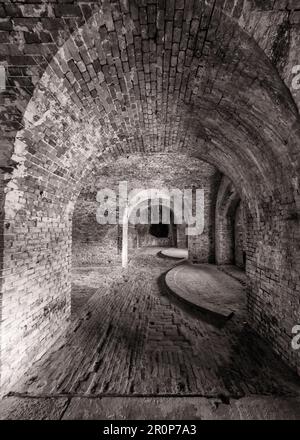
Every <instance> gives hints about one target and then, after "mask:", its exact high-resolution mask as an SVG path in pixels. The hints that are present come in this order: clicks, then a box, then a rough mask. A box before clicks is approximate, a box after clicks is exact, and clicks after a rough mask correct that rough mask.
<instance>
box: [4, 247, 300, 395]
mask: <svg viewBox="0 0 300 440" xmlns="http://www.w3.org/2000/svg"><path fill="white" fill-rule="evenodd" d="M151 252H152V255H151V254H149V253H147V252H146V251H144V253H139V254H138V255H136V256H134V257H132V259H131V262H130V266H129V269H128V271H127V272H124V271H122V270H120V269H119V268H112V269H110V270H108V269H107V268H105V269H104V268H101V267H99V268H87V267H86V268H79V269H76V270H74V301H73V306H74V305H75V309H76V310H75V311H74V312H73V323H72V326H71V329H70V333H69V335H68V337H67V339H66V340H65V341H61V342H60V344H58V345H57V346H56V347H55V350H54V351H53V352H52V353H51V354H49V355H47V356H45V357H44V358H42V359H41V360H40V361H39V362H38V363H37V364H36V365H34V366H33V367H32V369H31V371H30V372H29V373H28V374H27V375H26V377H25V378H24V380H23V381H22V383H19V384H18V385H17V386H15V387H14V388H13V389H12V392H13V393H21V394H22V395H29V396H32V397H33V396H62V397H63V396H69V397H70V396H71V397H74V396H103V395H106V396H109V395H118V396H128V395H137V396H138V395H143V396H151V395H160V396H165V395H166V396H169V395H170V396H172V395H182V396H191V395H195V396H203V397H208V398H214V397H221V398H222V399H223V400H224V401H226V399H228V398H241V397H243V396H249V395H264V396H265V395H271V396H272V395H273V396H295V395H296V396H297V395H299V390H300V387H299V385H300V383H299V379H298V378H297V377H296V376H295V375H294V374H293V373H292V372H291V371H290V370H289V369H288V368H287V367H285V365H284V364H283V363H282V362H281V361H280V360H279V359H278V358H277V357H276V356H275V355H274V354H273V353H272V352H271V351H270V350H269V347H268V346H267V345H266V344H265V343H264V342H262V341H261V340H260V339H259V338H258V337H257V336H256V335H254V334H252V332H251V331H250V330H249V328H248V326H247V324H246V322H245V311H244V308H243V306H242V305H241V306H240V313H238V314H237V315H235V316H234V317H233V318H232V319H231V320H229V321H227V323H226V325H222V326H220V325H219V323H217V322H216V323H214V322H213V321H211V320H208V319H206V317H205V316H202V315H201V314H200V313H199V312H195V311H192V310H189V309H187V308H186V307H181V306H180V305H179V304H177V303H176V301H173V300H172V298H170V297H169V296H168V295H166V294H165V292H164V291H163V290H162V288H161V284H160V283H159V282H158V279H159V277H160V275H161V274H162V273H164V272H165V271H166V270H168V269H169V268H170V267H172V266H173V265H174V260H168V259H160V258H158V257H156V256H155V253H154V251H153V250H152V251H151ZM215 270H216V271H217V269H215ZM218 276H224V285H226V286H229V287H227V288H230V282H232V283H234V284H235V286H236V281H235V280H233V279H232V278H231V277H229V276H228V275H227V274H225V273H222V272H219V271H218ZM225 281H226V282H225ZM84 286H86V287H84ZM85 289H86V290H85ZM241 289H243V287H242V286H241ZM80 292H81V293H80ZM76 298H77V299H76Z"/></svg>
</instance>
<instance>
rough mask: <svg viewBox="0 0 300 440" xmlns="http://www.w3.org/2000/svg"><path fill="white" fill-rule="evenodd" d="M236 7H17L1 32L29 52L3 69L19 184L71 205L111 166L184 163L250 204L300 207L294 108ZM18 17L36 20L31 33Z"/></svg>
mask: <svg viewBox="0 0 300 440" xmlns="http://www.w3.org/2000/svg"><path fill="white" fill-rule="evenodd" d="M229 3H230V2H221V1H220V2H219V1H217V2H216V1H202V0H195V1H188V0H186V1H184V0H177V1H146V0H144V1H141V2H137V1H134V0H130V1H126V0H120V1H113V2H109V1H106V0H105V1H103V2H97V3H95V2H91V3H90V2H88V3H87V4H86V5H85V4H80V5H78V4H77V3H76V4H74V5H72V4H52V3H50V2H49V3H47V2H46V4H44V5H38V6H32V5H30V7H29V5H19V6H16V5H13V4H10V5H9V6H10V7H11V11H10V13H11V15H12V19H11V20H10V21H9V20H8V19H7V18H5V19H4V21H3V20H2V27H3V23H5V25H4V26H7V30H8V31H12V30H13V29H15V33H16V34H15V38H16V43H15V44H16V46H17V48H18V50H20V51H22V50H23V52H22V54H21V53H20V54H18V55H13V56H12V55H11V54H9V53H8V54H6V55H5V56H4V58H2V60H3V59H5V60H7V62H8V64H9V65H10V67H9V69H8V70H9V73H10V75H11V77H10V79H9V81H12V84H13V86H12V88H11V89H10V90H9V91H8V93H7V95H6V96H5V97H4V101H5V102H4V104H5V106H4V112H5V115H6V116H5V117H6V124H4V125H3V129H4V130H5V132H4V137H3V143H4V142H6V144H5V145H7V149H6V150H5V152H4V158H6V159H7V165H8V166H12V168H15V170H14V171H13V177H16V178H17V179H18V181H19V182H22V181H23V184H25V185H26V186H30V184H31V182H32V181H33V182H38V185H39V187H40V188H43V189H47V191H49V192H50V193H52V194H54V193H55V192H56V194H57V197H63V198H65V199H70V198H74V197H75V196H76V195H77V194H78V192H79V190H80V187H81V185H82V184H83V183H84V182H86V179H90V178H92V177H93V176H94V175H97V173H98V167H99V165H100V164H102V163H103V162H104V161H111V160H114V159H113V158H115V157H117V156H119V155H122V154H126V155H128V154H131V153H137V152H138V153H144V154H147V153H149V152H151V153H153V152H169V153H170V154H178V152H183V153H185V154H190V155H192V156H196V157H199V158H201V159H204V160H206V161H208V162H210V163H212V164H214V165H215V166H217V167H218V168H219V169H220V170H221V171H222V172H223V173H225V174H226V175H228V176H229V177H230V178H231V179H232V180H233V181H234V183H235V185H236V186H237V188H238V190H239V192H240V193H241V194H243V195H244V196H246V198H247V199H249V200H252V199H258V200H260V199H261V200H268V198H269V197H270V196H271V197H272V198H277V199H281V200H282V199H283V198H284V199H285V201H292V200H293V198H294V197H295V196H296V197H297V193H296V191H297V188H298V181H297V176H298V174H299V169H300V167H299V152H298V144H299V113H298V110H297V106H296V105H295V103H294V101H293V99H292V97H291V95H290V93H289V90H288V89H287V88H286V86H285V85H284V83H283V81H282V79H281V78H280V77H279V74H278V71H277V70H276V68H275V66H274V65H273V64H272V63H271V61H270V59H269V58H268V57H267V56H266V54H265V53H264V52H263V51H262V49H261V48H260V47H259V46H258V45H257V44H256V42H255V41H254V39H253V38H251V37H250V36H249V35H248V34H247V33H246V32H245V31H244V30H242V29H241V27H240V26H239V24H238V23H237V21H236V20H235V14H237V13H238V11H237V10H236V8H235V7H233V6H232V8H231V10H230V12H231V15H233V17H230V14H229V7H228V4H229ZM231 3H232V2H231ZM241 3H243V4H244V2H237V3H236V5H237V4H241ZM254 3H255V2H254ZM256 3H257V2H256ZM224 5H225V8H224V10H223V11H222V10H221V7H223V6H224ZM226 5H227V7H226ZM6 6H7V5H6ZM78 8H79V9H78ZM241 10H242V9H241V8H240V12H241ZM6 11H8V9H6ZM18 11H21V12H22V14H23V16H25V17H26V16H28V14H33V13H34V14H36V15H37V17H36V20H33V19H31V20H33V22H32V29H29V28H28V21H26V18H18V13H19V12H18ZM32 11H34V12H32ZM41 11H42V12H41ZM82 13H83V15H82ZM52 14H53V15H54V16H56V18H54V17H52ZM60 14H61V16H62V17H64V18H63V22H60V21H59V18H58V17H59V16H60ZM22 20H23V21H22ZM54 20H56V21H55V23H56V24H55V25H54ZM57 20H58V21H57ZM34 23H35V25H34ZM10 26H13V27H14V28H11V29H10ZM26 26H27V27H26ZM32 30H33V31H34V32H32ZM19 32H20V34H19ZM21 34H22V36H23V37H24V38H25V42H24V40H22V41H21V42H20V41H18V36H20V35H21ZM71 34H72V35H71ZM70 35H71V37H70ZM34 36H35V37H34ZM50 36H51V39H52V40H51V42H48V41H47V39H49V41H50ZM30 38H37V40H36V41H37V42H36V43H32V41H29V40H28V39H30ZM40 42H43V43H44V44H41V43H40ZM9 46H10V49H9V50H12V49H11V44H10V45H9ZM28 46H31V47H32V49H31V50H32V51H33V53H32V54H30V53H28V50H29V49H28ZM58 46H60V49H59V50H58V52H57V53H56V55H55V56H54V58H53V55H54V53H55V52H56V50H57V48H58ZM22 47H23V49H22ZM24 48H25V49H26V50H25V52H26V58H24ZM22 57H23V58H22ZM48 62H50V64H49V65H48V67H47V64H48ZM25 64H26V66H27V67H26V73H27V74H28V73H29V75H27V76H21V77H20V76H19V74H20V75H21V74H22V73H24V72H23V67H21V66H23V65H25ZM30 64H32V67H28V66H29V65H30ZM18 65H19V67H18ZM18 69H20V70H18ZM44 70H45V71H44ZM43 71H44V73H43ZM42 73H43V75H42ZM41 75H42V76H41ZM30 77H31V79H29V78H30ZM40 77H41V79H40V80H39V78H40ZM27 82H28V84H27ZM33 86H34V87H35V91H34V93H33V97H32V99H31V101H30V102H29V104H28V106H27V103H28V100H29V98H30V96H31V94H32V91H33ZM26 106H27V107H26ZM25 108H26V111H25V114H24V116H23V119H22V115H23V113H24V110H25ZM2 110H3V109H2ZM18 129H19V132H18V133H17V138H16V141H15V142H14V139H15V133H16V130H18ZM13 142H14V154H13V155H12V157H10V155H9V153H8V150H9V145H12V144H13ZM21 184H22V183H21ZM57 189H59V190H61V191H57Z"/></svg>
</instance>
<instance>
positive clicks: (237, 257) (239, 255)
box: [234, 202, 245, 269]
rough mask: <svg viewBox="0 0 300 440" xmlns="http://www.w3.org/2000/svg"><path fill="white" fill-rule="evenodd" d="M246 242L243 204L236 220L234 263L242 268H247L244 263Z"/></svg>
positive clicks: (236, 213) (240, 205)
mask: <svg viewBox="0 0 300 440" xmlns="http://www.w3.org/2000/svg"><path fill="white" fill-rule="evenodd" d="M244 241H245V220H244V207H243V204H242V202H240V203H239V205H238V207H237V209H236V212H235V219H234V262H235V264H236V265H237V266H238V267H240V268H242V269H243V268H244V267H245V262H244V252H245V249H244Z"/></svg>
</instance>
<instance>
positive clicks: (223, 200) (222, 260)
mask: <svg viewBox="0 0 300 440" xmlns="http://www.w3.org/2000/svg"><path fill="white" fill-rule="evenodd" d="M240 200H241V199H240V196H239V194H238V192H237V191H236V189H235V188H234V186H233V185H232V182H231V181H230V180H229V179H228V178H227V177H225V176H223V178H222V181H221V184H220V188H219V192H218V197H217V203H216V262H217V264H234V263H235V236H234V230H235V214H236V210H237V208H238V206H239V203H240Z"/></svg>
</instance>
